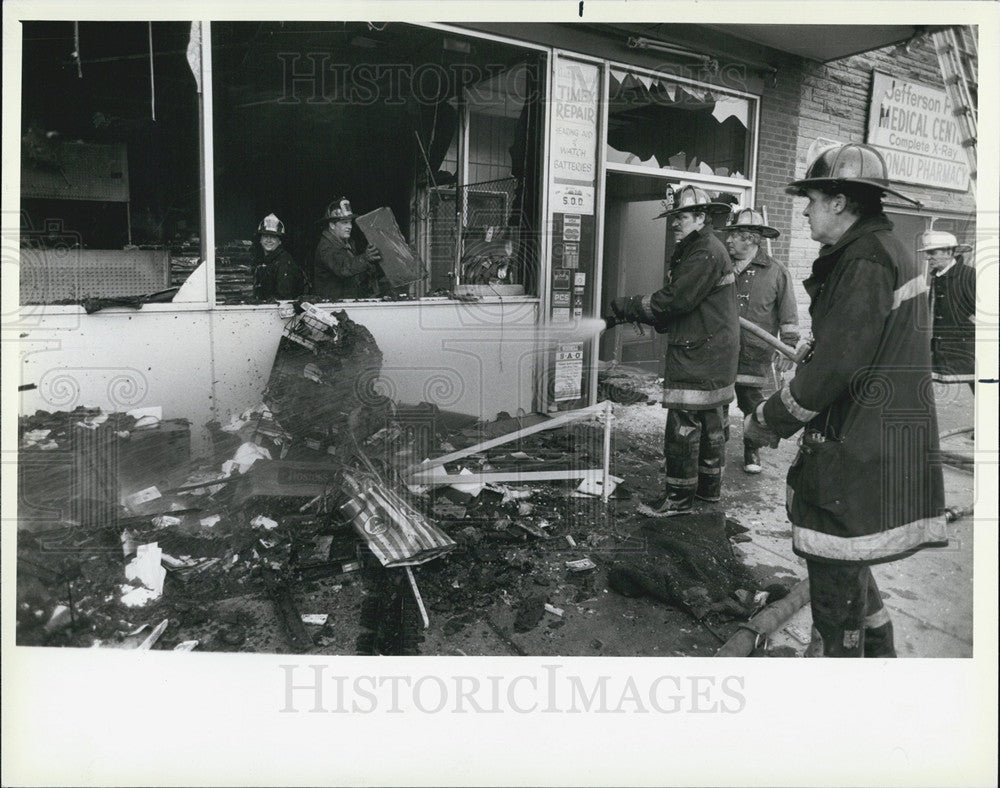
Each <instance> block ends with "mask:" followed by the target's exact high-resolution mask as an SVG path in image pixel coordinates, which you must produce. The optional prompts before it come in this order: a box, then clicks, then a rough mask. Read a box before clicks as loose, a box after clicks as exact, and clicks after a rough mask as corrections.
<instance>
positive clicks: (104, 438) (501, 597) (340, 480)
mask: <svg viewBox="0 0 1000 788" xmlns="http://www.w3.org/2000/svg"><path fill="white" fill-rule="evenodd" d="M380 368H381V353H380V352H379V350H378V346H377V345H376V343H375V342H374V340H373V338H372V337H371V334H370V333H369V332H368V331H367V329H365V328H364V327H363V326H360V325H358V324H357V323H354V322H353V321H352V320H350V318H348V316H347V315H346V314H345V313H343V312H338V313H334V314H333V315H330V314H326V313H322V312H320V310H315V309H313V308H312V307H310V306H309V305H302V311H301V312H300V314H299V315H298V316H297V317H296V318H295V319H294V320H293V321H292V322H291V323H290V324H289V327H288V329H287V330H286V332H285V336H284V337H283V338H282V341H281V346H280V347H279V350H278V353H277V355H276V357H275V362H274V367H273V370H272V374H271V376H270V379H269V381H268V385H267V388H266V390H265V392H264V394H263V398H264V402H263V403H262V404H261V405H258V406H257V407H254V408H251V409H249V410H247V411H245V412H243V413H242V414H238V415H236V416H233V417H232V418H231V419H230V420H229V421H228V423H225V424H213V425H209V426H210V429H211V432H212V438H213V445H214V452H213V456H212V457H210V458H208V459H205V460H202V459H192V458H191V456H190V439H189V434H188V425H187V423H186V422H178V421H164V420H162V419H161V418H160V415H159V414H158V413H157V412H156V409H151V410H149V411H148V412H131V413H128V414H122V413H111V414H105V413H101V412H100V411H97V410H87V409H81V408H78V409H77V410H75V411H73V412H70V413H42V412H38V413H36V414H34V415H33V416H29V417H24V418H22V419H21V423H20V447H21V454H20V477H19V481H20V495H21V501H22V504H21V507H20V513H19V528H20V532H19V538H18V573H19V582H18V606H17V642H18V643H19V644H21V645H76V646H100V647H105V648H157V649H170V648H177V649H182V650H190V649H192V648H204V649H212V650H222V651H232V650H250V651H278V652H281V651H290V652H293V653H305V652H308V651H311V650H315V649H319V650H322V651H324V652H326V653H351V652H357V653H361V654H416V653H419V652H420V644H421V642H422V640H423V638H424V637H425V636H427V635H428V633H433V636H434V637H435V638H438V639H439V641H438V642H439V643H440V642H441V640H440V639H444V640H445V641H448V640H449V639H454V638H458V637H461V638H467V637H469V636H470V634H471V633H474V632H483V633H486V636H488V637H491V638H492V639H493V641H494V646H493V648H498V649H499V653H512V654H524V653H538V649H539V648H540V646H539V642H540V640H539V639H540V638H542V639H544V638H545V637H548V636H553V635H555V634H556V633H560V632H566V631H568V630H570V629H572V628H574V627H580V628H581V631H590V630H589V629H588V628H587V627H588V624H587V622H588V620H589V621H593V620H596V619H595V618H594V617H596V616H598V615H599V614H598V611H599V609H600V608H601V606H602V605H606V604H607V601H608V600H609V599H613V598H614V597H615V595H614V594H610V595H609V593H608V592H609V591H619V592H621V594H622V595H624V596H622V597H621V598H622V599H626V598H634V597H635V596H636V595H638V594H642V595H648V596H651V597H653V598H654V599H655V600H657V601H659V602H662V603H666V604H667V605H670V606H671V607H673V608H675V609H678V610H683V611H684V615H686V616H690V617H694V618H695V619H697V620H698V621H699V622H702V623H703V624H705V622H707V621H709V620H711V621H712V622H725V621H727V620H732V619H734V618H735V619H740V618H742V619H745V618H747V617H748V616H749V615H751V614H752V613H753V612H754V610H755V609H756V607H757V606H758V605H759V604H760V603H761V600H762V596H761V594H760V592H759V591H758V590H757V589H756V588H755V587H754V584H753V581H752V579H750V578H748V577H747V576H746V575H745V572H743V571H742V569H743V568H742V567H741V566H740V564H739V562H738V561H737V560H736V559H735V556H734V555H733V553H732V551H731V548H730V547H729V540H730V538H739V536H738V535H737V534H735V533H734V532H733V529H731V528H730V530H729V533H727V531H726V527H725V518H724V517H722V516H721V515H718V516H717V517H716V518H715V519H712V520H711V521H706V522H701V521H698V522H695V520H694V519H691V521H690V522H689V523H687V524H684V523H683V522H682V521H683V520H684V519H686V518H679V519H678V520H674V521H672V522H671V527H670V528H664V527H663V526H662V524H659V523H658V524H657V525H656V526H655V527H654V528H646V527H643V524H642V523H641V521H639V520H636V519H634V518H633V516H632V510H633V508H634V507H631V506H630V505H627V502H628V499H629V498H630V497H631V495H632V494H633V488H632V486H631V484H632V478H636V479H637V480H638V481H639V483H642V478H641V477H639V476H638V475H637V474H639V473H640V472H644V473H645V474H646V475H647V476H651V477H655V476H656V475H657V474H658V472H659V469H658V468H657V467H656V465H655V463H652V462H648V461H645V460H643V455H641V453H640V454H637V453H636V447H635V446H623V447H616V446H615V445H614V441H613V440H612V438H613V435H612V432H611V421H612V416H611V411H610V405H606V404H604V403H602V404H600V405H598V406H593V407H591V408H585V409H582V410H579V411H570V412H562V413H559V414H554V415H544V414H537V413H533V414H525V415H520V416H510V415H509V414H499V416H498V417H497V418H496V419H495V420H491V421H483V422H477V423H472V421H473V420H472V419H471V418H469V417H463V416H459V415H456V414H450V413H445V412H442V411H440V410H439V409H438V408H436V407H435V406H434V405H431V404H429V403H418V404H415V405H409V404H404V403H394V402H391V401H389V400H387V399H386V398H384V397H381V396H379V395H377V394H376V393H375V391H374V381H375V379H376V378H377V375H378V372H379V370H380ZM81 435H85V436H86V438H85V439H81V437H80V436H81ZM616 449H619V450H620V451H621V453H620V454H619V453H616ZM625 457H628V458H629V461H630V462H632V463H633V465H629V466H628V467H629V468H630V469H632V471H631V472H630V479H629V481H627V482H623V480H622V479H621V478H619V477H616V476H614V475H612V473H611V470H612V469H613V468H615V467H625V465H624V464H623V459H624V458H625ZM623 502H626V504H625V505H624V506H623ZM620 507H622V508H623V509H624V510H625V511H628V512H629V515H628V516H625V517H621V516H619V508H620ZM720 517H721V518H722V519H721V520H720V519H719V518H720ZM688 519H690V518H688ZM622 615H625V614H624V613H623V614H622ZM629 615H631V614H629ZM705 627H706V628H707V624H705ZM709 631H712V630H709ZM713 635H715V633H714V632H713ZM606 639H607V636H606V635H602V636H601V637H587V639H586V640H587V643H588V644H589V645H588V646H587V647H586V648H587V649H590V650H591V651H601V650H602V649H604V648H605V642H604V641H605V640H606ZM496 641H499V645H497V644H496ZM595 644H597V645H595ZM692 647H695V646H692ZM436 648H438V649H440V648H441V646H440V645H438V646H436ZM447 653H464V652H463V651H462V650H461V649H457V648H452V649H450V650H449V651H448V652H447ZM484 653H486V652H484ZM493 653H496V652H493ZM588 653H589V652H588Z"/></svg>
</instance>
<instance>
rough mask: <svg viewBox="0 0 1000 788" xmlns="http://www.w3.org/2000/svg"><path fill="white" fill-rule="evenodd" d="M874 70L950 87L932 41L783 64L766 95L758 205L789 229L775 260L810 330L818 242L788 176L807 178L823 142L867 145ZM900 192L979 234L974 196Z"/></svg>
mask: <svg viewBox="0 0 1000 788" xmlns="http://www.w3.org/2000/svg"><path fill="white" fill-rule="evenodd" d="M873 70H877V71H881V72H883V73H887V74H891V75H892V76H896V77H899V78H901V79H906V80H909V81H914V82H922V83H924V84H928V85H933V86H935V87H938V88H940V89H944V81H943V79H942V77H941V72H940V70H939V67H938V61H937V56H936V54H935V52H934V48H933V44H932V43H931V41H930V40H929V39H926V40H923V41H920V42H917V43H915V44H914V46H913V47H912V50H911V52H909V53H907V54H900V53H898V52H897V51H896V49H895V47H887V48H884V49H879V50H875V51H873V52H869V53H866V54H862V55H855V56H853V57H848V58H844V59H842V60H838V61H834V62H832V63H827V64H818V63H812V62H808V61H803V60H800V59H797V58H791V57H788V58H786V59H785V60H784V61H783V62H782V63H781V64H780V66H779V71H778V74H777V77H776V79H775V84H774V85H773V87H770V86H769V87H767V88H765V90H764V92H763V94H762V97H761V128H760V134H759V139H760V144H759V159H758V167H757V186H758V188H757V203H758V205H766V206H767V209H768V215H769V218H770V220H771V224H772V225H773V226H774V227H776V228H778V229H779V230H780V231H781V232H782V237H781V238H779V239H778V240H777V241H776V242H774V244H773V249H774V253H775V257H776V258H777V259H778V260H779V261H781V262H783V263H785V264H786V265H787V266H788V268H789V270H790V271H791V273H792V277H793V279H794V280H795V282H796V286H795V292H796V301H797V302H798V304H799V321H800V323H801V324H802V325H803V326H806V327H807V326H808V323H809V315H808V311H807V307H808V298H807V296H806V294H805V291H804V289H803V288H802V285H801V282H802V280H804V279H805V278H806V277H807V276H808V275H809V272H810V269H811V266H812V261H813V260H814V259H815V257H816V254H817V252H818V250H819V244H817V243H816V242H815V241H813V240H812V239H811V238H810V236H809V228H808V225H807V224H806V220H805V217H804V216H802V209H803V207H804V205H805V203H804V200H802V199H801V198H792V197H789V196H787V195H785V194H784V187H785V185H786V184H787V183H788V181H789V180H791V178H789V177H788V174H789V173H794V177H795V178H801V177H803V176H804V174H805V171H806V167H807V166H808V159H809V151H810V147H811V146H813V144H814V143H815V142H816V140H817V139H820V138H822V139H828V140H831V141H834V142H864V141H865V132H866V127H867V122H868V103H869V98H870V93H871V83H872V71H873ZM899 190H900V191H901V192H902V193H903V194H906V195H908V196H910V197H913V198H915V199H918V200H920V201H921V202H922V203H923V204H924V205H925V206H926V207H927V208H928V209H929V210H930V211H932V212H933V211H934V210H935V209H937V210H947V211H957V212H961V213H963V214H965V215H967V216H968V217H970V219H969V225H970V226H967V227H966V233H968V234H969V237H971V236H972V235H973V234H974V218H972V217H974V212H975V200H974V196H973V195H972V193H958V192H946V191H941V190H932V189H927V188H923V187H920V186H912V185H909V184H900V185H899ZM966 233H963V235H964V234H966Z"/></svg>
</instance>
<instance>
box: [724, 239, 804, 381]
mask: <svg viewBox="0 0 1000 788" xmlns="http://www.w3.org/2000/svg"><path fill="white" fill-rule="evenodd" d="M736 300H737V304H738V306H739V310H740V317H745V318H746V319H747V320H749V321H750V322H752V323H756V324H757V325H758V326H760V327H761V328H763V329H764V330H765V331H767V332H768V333H769V334H771V335H772V336H778V335H779V333H780V334H781V341H782V342H784V343H785V344H786V345H790V346H791V347H793V348H794V347H795V346H796V345H797V344H798V342H799V327H798V324H799V317H798V311H797V309H796V306H795V293H794V291H793V289H792V275H791V274H790V273H788V269H787V268H785V266H783V265H781V263H779V262H777V261H776V260H775V259H774V258H772V257H771V256H770V255H768V253H767V252H765V251H764V248H763V247H760V248H758V249H757V254H756V255H754V258H753V260H751V261H750V264H749V265H748V266H747V267H746V268H745V269H743V271H742V272H740V273H738V274H736ZM773 357H774V351H773V350H771V347H770V346H769V345H767V344H765V343H764V341H763V340H761V339H758V338H757V337H755V336H754V335H753V334H751V333H750V332H749V331H741V332H740V364H739V369H738V370H737V374H736V382H737V384H739V385H741V386H753V387H755V388H763V387H765V386H767V385H769V384H771V383H772V381H773V380H774V374H773V373H772V372H771V359H772V358H773Z"/></svg>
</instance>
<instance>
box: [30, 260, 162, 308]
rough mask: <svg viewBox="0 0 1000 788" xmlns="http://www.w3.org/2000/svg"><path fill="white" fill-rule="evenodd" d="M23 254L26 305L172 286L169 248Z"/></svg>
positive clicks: (137, 292) (128, 293) (139, 292)
mask: <svg viewBox="0 0 1000 788" xmlns="http://www.w3.org/2000/svg"><path fill="white" fill-rule="evenodd" d="M20 252H21V255H20V274H21V303H22V304H53V303H59V302H69V303H76V302H79V301H82V300H83V299H85V298H118V297H125V296H141V295H148V294H149V293H157V292H159V291H161V290H164V289H166V288H167V287H168V282H169V268H170V252H168V251H167V250H165V249H158V250H145V249H124V250H123V249H108V250H103V249H73V248H65V247H62V248H59V247H57V248H51V249H42V248H37V247H35V248H32V247H22V249H21V250H20Z"/></svg>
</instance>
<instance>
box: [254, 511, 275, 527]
mask: <svg viewBox="0 0 1000 788" xmlns="http://www.w3.org/2000/svg"><path fill="white" fill-rule="evenodd" d="M250 525H251V526H252V527H253V528H263V529H265V530H267V531H271V530H273V529H275V528H277V527H278V523H277V522H276V521H275V520H272V519H271V518H270V517H265V516H264V515H262V514H258V515H257V516H256V517H254V518H253V519H252V520H251V521H250Z"/></svg>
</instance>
